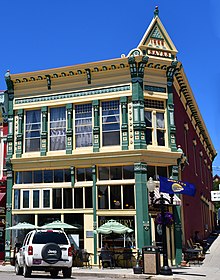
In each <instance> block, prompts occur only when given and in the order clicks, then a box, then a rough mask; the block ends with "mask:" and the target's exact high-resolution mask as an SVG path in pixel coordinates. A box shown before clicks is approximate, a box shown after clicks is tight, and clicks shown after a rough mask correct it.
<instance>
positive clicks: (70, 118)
mask: <svg viewBox="0 0 220 280" xmlns="http://www.w3.org/2000/svg"><path fill="white" fill-rule="evenodd" d="M66 110H67V131H66V154H72V150H73V105H72V104H67V105H66Z"/></svg>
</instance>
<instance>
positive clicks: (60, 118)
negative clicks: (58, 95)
mask: <svg viewBox="0 0 220 280" xmlns="http://www.w3.org/2000/svg"><path fill="white" fill-rule="evenodd" d="M65 149H66V108H65V107H57V108H51V109H50V150H51V151H57V150H65Z"/></svg>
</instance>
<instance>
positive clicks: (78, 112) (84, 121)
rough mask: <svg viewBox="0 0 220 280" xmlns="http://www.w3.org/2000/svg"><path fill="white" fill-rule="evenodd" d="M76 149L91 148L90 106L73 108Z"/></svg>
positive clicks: (84, 105)
mask: <svg viewBox="0 0 220 280" xmlns="http://www.w3.org/2000/svg"><path fill="white" fill-rule="evenodd" d="M75 141H76V148H80V147H88V146H92V104H91V103H90V104H82V105H76V106H75Z"/></svg>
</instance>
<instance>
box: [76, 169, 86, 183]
mask: <svg viewBox="0 0 220 280" xmlns="http://www.w3.org/2000/svg"><path fill="white" fill-rule="evenodd" d="M76 181H77V182H82V181H85V169H84V168H77V169H76Z"/></svg>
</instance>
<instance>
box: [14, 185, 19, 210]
mask: <svg viewBox="0 0 220 280" xmlns="http://www.w3.org/2000/svg"><path fill="white" fill-rule="evenodd" d="M14 209H20V190H14Z"/></svg>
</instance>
